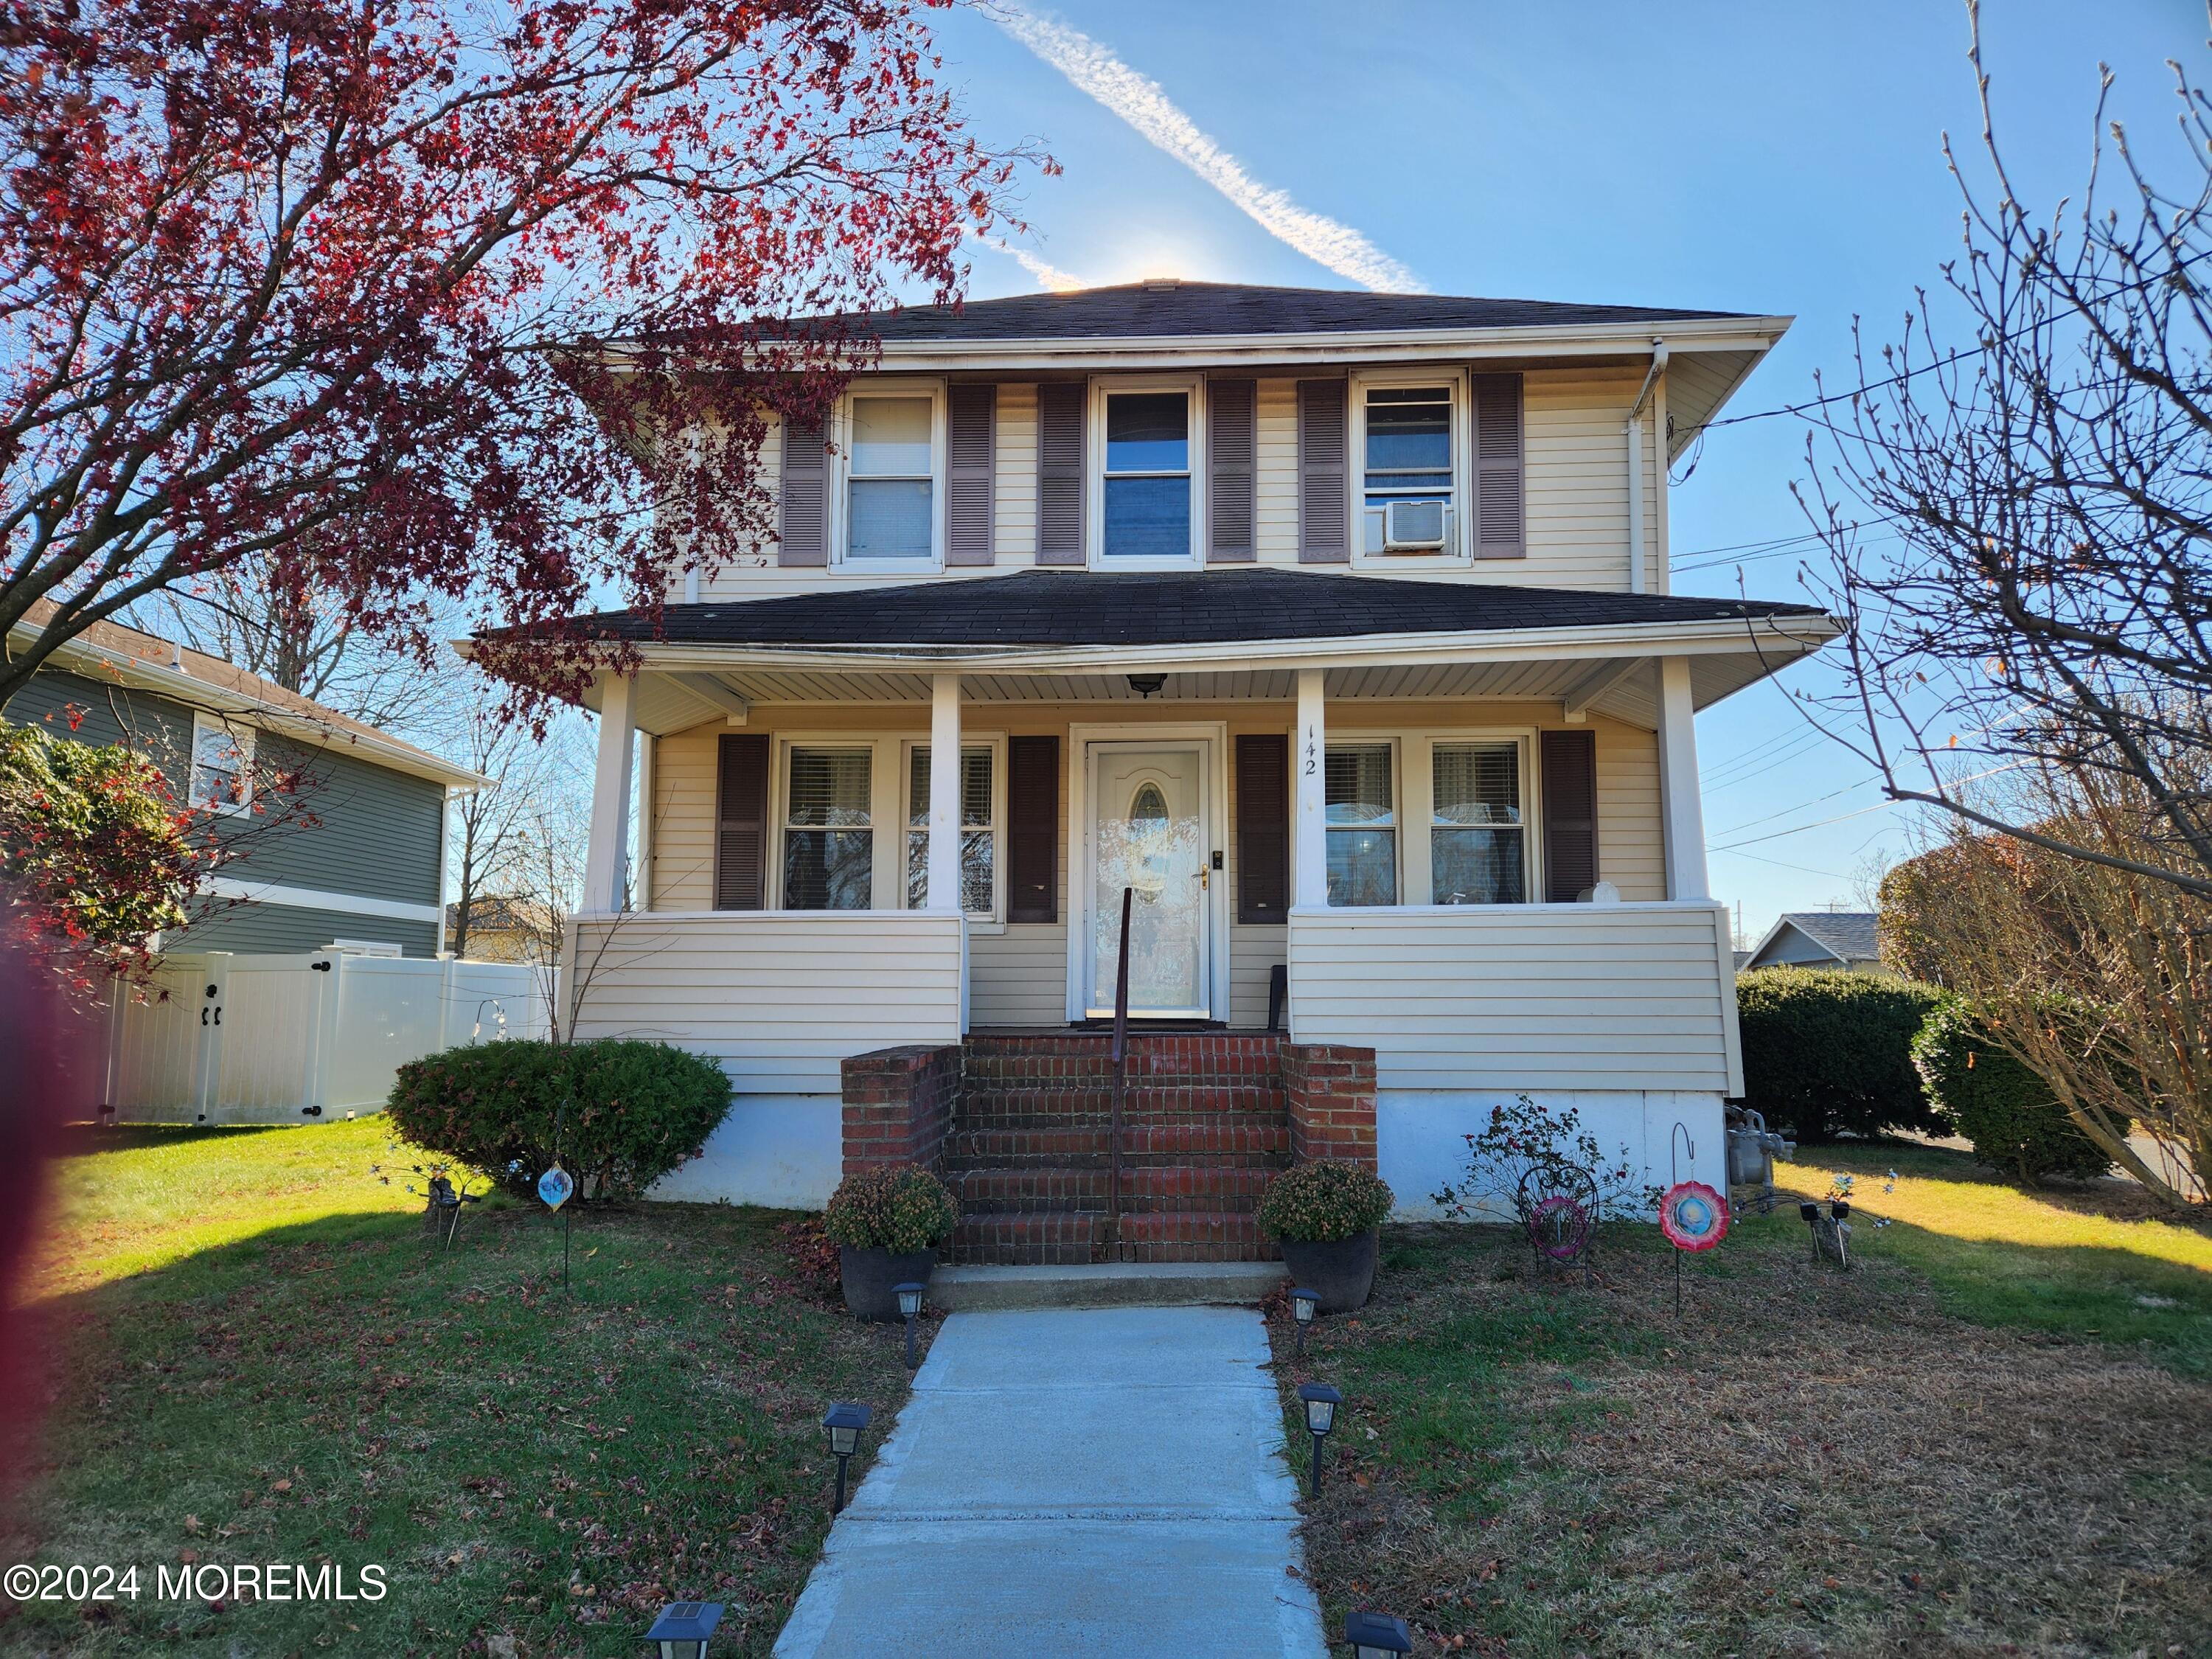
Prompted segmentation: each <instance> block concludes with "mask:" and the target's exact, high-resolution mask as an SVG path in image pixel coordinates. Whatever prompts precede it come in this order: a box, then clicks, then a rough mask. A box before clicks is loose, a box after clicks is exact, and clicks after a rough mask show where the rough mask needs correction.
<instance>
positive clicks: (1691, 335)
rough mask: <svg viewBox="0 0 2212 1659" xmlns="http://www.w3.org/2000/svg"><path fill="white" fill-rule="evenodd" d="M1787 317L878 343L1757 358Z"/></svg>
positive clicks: (1205, 361)
mask: <svg viewBox="0 0 2212 1659" xmlns="http://www.w3.org/2000/svg"><path fill="white" fill-rule="evenodd" d="M1794 321H1796V319H1795V318H1792V317H1729V318H1710V319H1694V318H1693V319H1675V320H1674V321H1671V322H1651V323H1638V324H1636V325H1632V326H1629V325H1621V324H1618V323H1583V324H1577V325H1571V326H1565V327H1562V326H1559V325H1552V326H1549V327H1531V328H1451V329H1445V328H1429V329H1408V330H1403V331H1391V330H1387V329H1357V330H1354V329H1345V330H1339V331H1333V332H1329V333H1325V334H1324V333H1316V334H1189V335H1159V334H1152V335H1136V336H1116V337H1111V338H1105V339H1079V340H1070V339H1028V340H1023V339H1004V340H969V341H946V340H885V341H883V342H881V343H879V344H878V347H877V348H876V357H877V362H876V363H875V368H877V369H878V370H879V371H885V372H888V371H891V370H913V371H917V372H918V371H921V370H922V369H933V370H939V371H947V370H950V371H960V370H972V371H977V372H981V371H985V370H1006V369H1025V368H1063V369H1079V368H1080V369H1138V368H1176V369H1182V370H1184V371H1186V372H1187V371H1188V370H1191V369H1202V368H1212V367H1215V366H1217V365H1225V366H1242V365H1246V364H1255V363H1280V364H1285V365H1295V364H1301V363H1314V364H1329V365H1339V364H1341V365H1347V366H1348V365H1351V364H1355V363H1392V362H1439V361H1448V362H1480V361H1482V360H1485V359H1492V358H1516V359H1526V358H1530V357H1561V358H1578V357H1604V356H1622V355H1626V356H1638V355H1644V356H1648V355H1649V354H1650V350H1651V342H1652V340H1653V339H1654V338H1655V337H1659V338H1664V339H1665V340H1666V342H1667V343H1668V347H1669V348H1670V349H1672V350H1674V351H1677V352H1690V351H1751V352H1759V353H1764V352H1765V351H1767V350H1770V349H1771V348H1772V347H1773V345H1774V343H1775V342H1776V341H1778V340H1779V339H1780V338H1781V337H1782V336H1783V334H1784V332H1785V331H1787V330H1788V329H1789V327H1790V324H1791V323H1792V322H1794Z"/></svg>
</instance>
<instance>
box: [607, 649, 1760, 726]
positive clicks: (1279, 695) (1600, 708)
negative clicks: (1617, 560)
mask: <svg viewBox="0 0 2212 1659" xmlns="http://www.w3.org/2000/svg"><path fill="white" fill-rule="evenodd" d="M1779 665H1780V664H1779V662H1778V661H1777V660H1776V659H1773V658H1772V657H1771V655H1769V656H1764V657H1763V656H1762V655H1761V654H1760V653H1756V652H1752V651H1736V652H1730V653H1711V654H1706V655H1701V656H1696V657H1693V658H1692V659H1691V674H1690V678H1691V688H1692V696H1693V699H1694V701H1695V702H1696V704H1697V706H1698V707H1699V708H1704V707H1705V706H1706V705H1707V704H1709V703H1713V702H1719V701H1720V700H1721V699H1722V698H1723V697H1725V696H1729V695H1731V694H1732V693H1734V692H1736V691H1739V690H1742V689H1743V688H1744V687H1745V686H1747V685H1749V684H1752V683H1753V681H1755V680H1758V679H1760V678H1765V676H1766V675H1767V674H1770V673H1771V672H1773V671H1774V670H1775V669H1776V668H1777V667H1778V666H1779ZM1324 686H1325V691H1326V695H1327V696H1328V697H1329V698H1330V699H1331V700H1332V701H1355V700H1363V699H1364V700H1389V699H1395V700H1399V701H1406V702H1422V701H1425V702H1443V701H1450V700H1463V699H1470V698H1479V699H1486V700H1490V701H1502V702H1561V703H1564V704H1568V705H1570V706H1577V707H1582V708H1589V709H1592V710H1594V711H1595V712H1596V713H1598V714H1604V715H1607V716H1610V717H1611V718H1613V719H1614V720H1623V721H1626V723H1628V724H1629V725H1631V726H1642V727H1644V729H1646V730H1656V727H1657V726H1658V723H1659V697H1658V687H1657V683H1656V676H1655V675H1654V674H1653V672H1652V667H1651V661H1650V658H1648V657H1645V656H1642V655H1633V656H1629V655H1624V656H1618V657H1601V658H1589V657H1566V658H1556V657H1555V658H1546V659H1519V660H1514V661H1504V662H1498V661H1492V662H1462V663H1419V664H1413V663H1374V664H1369V665H1361V666H1358V667H1338V668H1331V669H1329V670H1328V671H1327V672H1326V674H1325V677H1324ZM713 687H719V688H720V689H721V690H723V691H725V692H726V694H727V696H728V698H729V699H731V700H732V701H735V702H742V703H743V704H748V705H760V706H765V705H772V704H779V703H782V704H791V703H799V704H817V705H819V704H834V703H844V704H851V703H872V704H879V705H894V706H895V705H910V706H914V707H917V708H927V706H928V703H929V698H930V675H929V674H928V673H927V672H922V671H881V672H876V671H849V670H841V669H826V668H825V669H813V668H808V669H777V668H772V667H761V666H757V665H732V666H731V667H728V668H725V669H720V670H716V671H713V672H711V673H707V672H702V671H699V670H696V669H693V670H690V671H684V672H665V673H664V672H654V671H652V670H651V669H647V671H645V672H644V673H642V674H641V675H640V676H639V678H638V695H637V723H638V725H639V726H641V728H642V729H644V730H645V731H647V732H654V733H662V732H679V731H684V730H686V729H688V728H690V727H691V726H697V725H700V724H702V722H705V721H708V720H719V719H721V718H723V717H724V716H725V715H726V714H729V713H730V712H731V703H730V702H716V701H714V699H713V697H712V695H711V690H712V688H713ZM960 690H961V696H962V697H963V700H964V701H966V702H969V703H971V704H991V703H1045V702H1049V703H1086V702H1096V703H1122V704H1128V703H1138V702H1152V703H1155V704H1164V703H1200V702H1208V703H1213V702H1281V703H1282V704H1284V706H1285V713H1286V716H1287V712H1288V709H1289V708H1290V705H1291V704H1292V703H1293V702H1295V701H1296V699H1297V671H1296V670H1295V669H1293V668H1251V669H1231V670H1190V671H1171V672H1169V673H1168V674H1167V675H1166V681H1165V684H1163V685H1162V686H1161V688H1160V690H1158V691H1157V692H1155V693H1154V694H1153V695H1152V696H1151V697H1150V698H1149V699H1147V698H1146V697H1143V696H1140V695H1139V693H1137V692H1136V691H1133V690H1131V689H1130V686H1129V680H1128V676H1127V674H1122V673H1065V674H1055V673H1042V672H994V671H977V670H974V669H967V670H963V672H962V673H961V677H960ZM592 701H593V702H596V701H597V699H596V697H594V698H593V699H592Z"/></svg>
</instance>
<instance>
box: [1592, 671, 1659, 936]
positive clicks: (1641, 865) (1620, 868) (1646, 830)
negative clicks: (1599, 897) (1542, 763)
mask: <svg viewBox="0 0 2212 1659" xmlns="http://www.w3.org/2000/svg"><path fill="white" fill-rule="evenodd" d="M1590 726H1591V729H1592V730H1593V731H1595V732H1596V733H1597V873H1598V878H1599V879H1600V880H1601V881H1609V882H1611V883H1612V884H1613V885H1614V886H1615V887H1618V888H1619V889H1620V896H1621V897H1623V898H1624V899H1630V900H1635V899H1663V898H1665V897H1666V896H1667V853H1666V845H1665V842H1664V839H1663V837H1664V834H1665V831H1664V829H1663V827H1662V818H1661V814H1660V806H1659V739H1658V738H1657V736H1656V734H1655V733H1653V732H1645V731H1642V730H1640V729H1638V727H1636V726H1623V725H1621V724H1620V722H1619V721H1617V720H1604V719H1601V718H1599V717H1597V716H1595V715H1593V716H1592V717H1591V719H1590Z"/></svg>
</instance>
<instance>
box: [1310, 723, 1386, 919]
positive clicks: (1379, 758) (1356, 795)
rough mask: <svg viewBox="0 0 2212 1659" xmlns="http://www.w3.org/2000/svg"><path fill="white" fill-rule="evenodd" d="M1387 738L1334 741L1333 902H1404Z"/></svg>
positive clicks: (1329, 780)
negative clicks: (1384, 740) (1380, 740)
mask: <svg viewBox="0 0 2212 1659" xmlns="http://www.w3.org/2000/svg"><path fill="white" fill-rule="evenodd" d="M1390 762H1391V752H1390V745H1389V744H1387V743H1349V744H1334V743H1333V744H1329V746H1328V757H1327V758H1326V761H1325V762H1324V763H1323V767H1322V784H1323V793H1324V797H1325V800H1326V803H1327V812H1326V822H1327V828H1328V902H1329V903H1330V904H1331V905H1342V906H1351V905H1362V904H1395V903H1396V902H1398V814H1397V809H1396V803H1395V796H1394V795H1393V793H1392V785H1391V775H1390V772H1391V768H1390Z"/></svg>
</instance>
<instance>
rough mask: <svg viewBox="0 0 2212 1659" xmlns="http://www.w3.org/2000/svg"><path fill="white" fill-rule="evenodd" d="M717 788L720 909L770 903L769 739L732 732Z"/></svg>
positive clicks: (759, 734) (753, 907) (717, 905)
mask: <svg viewBox="0 0 2212 1659" xmlns="http://www.w3.org/2000/svg"><path fill="white" fill-rule="evenodd" d="M719 761H720V765H719V769H718V776H717V778H716V781H715V788H714V908H716V909H717V910H759V909H763V908H766V907H767V904H768V736H767V734H766V733H765V732H726V733H724V734H723V736H722V740H721V753H720V757H719Z"/></svg>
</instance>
